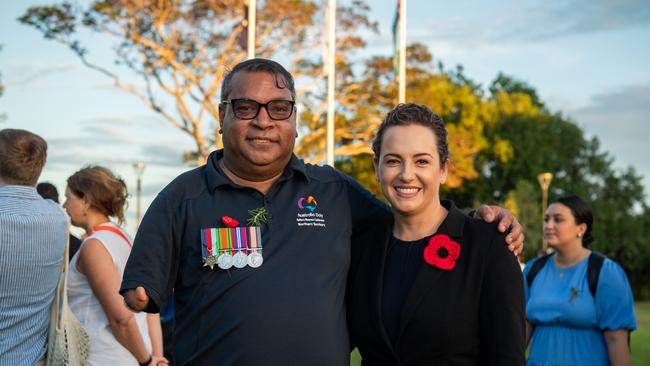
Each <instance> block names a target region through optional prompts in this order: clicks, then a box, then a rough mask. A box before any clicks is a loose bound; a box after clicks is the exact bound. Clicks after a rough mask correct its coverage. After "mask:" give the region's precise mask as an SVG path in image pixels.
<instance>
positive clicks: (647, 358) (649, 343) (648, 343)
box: [350, 301, 650, 366]
mask: <svg viewBox="0 0 650 366" xmlns="http://www.w3.org/2000/svg"><path fill="white" fill-rule="evenodd" d="M635 307H636V316H637V322H638V328H637V330H636V331H634V332H632V363H633V364H634V365H650V301H645V302H637V303H636V304H635ZM350 365H351V366H359V365H361V357H360V356H359V353H358V352H357V351H356V350H354V352H352V355H351V357H350Z"/></svg>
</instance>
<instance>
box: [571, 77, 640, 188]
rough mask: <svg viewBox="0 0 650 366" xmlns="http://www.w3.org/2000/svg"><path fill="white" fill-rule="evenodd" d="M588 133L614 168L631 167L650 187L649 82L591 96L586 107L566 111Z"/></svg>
mask: <svg viewBox="0 0 650 366" xmlns="http://www.w3.org/2000/svg"><path fill="white" fill-rule="evenodd" d="M569 114H570V116H571V117H572V118H574V119H575V120H576V121H577V122H578V124H579V125H580V126H582V127H583V128H584V129H585V131H586V132H587V134H589V135H592V134H594V135H596V136H598V139H599V140H600V141H601V142H602V146H603V148H604V149H605V150H607V151H609V152H610V153H611V154H612V155H613V156H614V157H615V158H616V162H617V166H619V167H620V166H627V165H633V166H634V167H635V168H636V169H637V171H638V172H639V173H641V174H642V175H644V177H645V178H646V185H647V187H648V188H650V185H648V183H650V160H648V159H647V158H646V155H647V154H646V153H647V150H648V148H647V139H648V136H650V123H648V122H649V121H650V83H648V84H637V85H628V86H624V87H621V88H620V89H618V90H615V91H610V92H606V93H601V94H597V95H594V96H592V97H591V101H590V103H589V104H588V105H587V106H584V107H581V108H578V109H575V110H573V111H570V112H569Z"/></svg>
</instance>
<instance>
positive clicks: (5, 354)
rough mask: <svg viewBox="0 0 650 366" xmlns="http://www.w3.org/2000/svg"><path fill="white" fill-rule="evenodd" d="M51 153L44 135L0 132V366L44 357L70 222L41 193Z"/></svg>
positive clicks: (24, 362) (23, 363) (15, 364)
mask: <svg viewBox="0 0 650 366" xmlns="http://www.w3.org/2000/svg"><path fill="white" fill-rule="evenodd" d="M46 156H47V143H46V142H45V140H43V139H42V138H41V137H40V136H38V135H35V134H33V133H31V132H28V131H24V130H15V129H4V130H1V131H0V365H11V366H23V365H28V366H31V365H33V364H34V363H36V362H38V361H39V360H41V359H43V358H44V357H45V351H46V347H47V329H48V325H49V323H50V305H51V304H52V299H53V297H54V290H55V289H56V284H57V279H58V278H59V277H58V275H59V273H60V271H61V261H62V259H63V254H64V249H65V243H66V220H67V219H66V217H65V214H64V213H63V211H62V210H61V208H60V207H58V205H57V204H56V203H54V202H52V201H49V200H44V199H42V198H41V196H39V195H38V193H37V192H36V188H35V185H36V182H37V181H38V177H39V176H40V174H41V171H42V169H43V166H44V165H45V160H46Z"/></svg>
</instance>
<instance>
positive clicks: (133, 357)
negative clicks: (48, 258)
mask: <svg viewBox="0 0 650 366" xmlns="http://www.w3.org/2000/svg"><path fill="white" fill-rule="evenodd" d="M67 183H68V186H67V188H66V191H65V197H66V202H65V204H64V205H63V206H64V207H65V209H66V211H67V212H68V215H70V218H71V220H72V224H73V225H75V226H78V227H81V228H83V229H85V231H86V237H85V239H84V240H83V243H82V244H81V248H80V249H79V252H77V254H76V255H75V256H74V257H73V258H72V261H71V262H70V273H69V274H68V276H69V279H68V282H69V284H68V286H69V287H68V297H69V303H70V308H71V309H72V311H73V313H74V314H75V316H76V317H77V318H78V319H79V321H80V322H81V324H82V325H83V326H84V328H85V329H86V331H87V332H88V335H89V336H90V341H91V343H90V358H89V362H88V364H89V365H111V366H117V365H138V364H140V365H158V364H167V363H168V362H167V360H166V359H165V358H164V357H163V356H162V355H163V347H162V332H161V329H160V318H159V315H158V314H145V313H138V314H134V313H133V312H131V311H130V310H129V309H128V308H127V307H126V305H125V304H124V300H123V299H122V296H120V294H119V292H118V291H119V287H120V282H121V280H122V275H123V273H124V266H125V265H126V261H127V259H128V257H129V254H130V252H131V243H132V240H131V238H130V237H129V236H128V234H126V233H125V232H124V230H122V228H120V226H119V225H122V224H123V222H124V211H125V206H126V198H127V189H126V185H125V184H124V181H122V180H121V179H119V178H117V177H115V175H113V173H111V171H110V170H108V169H106V168H104V167H100V166H91V167H87V168H83V169H81V170H79V171H78V172H76V173H74V174H73V175H72V176H70V177H69V178H68V181H67ZM109 217H114V218H116V219H117V223H118V224H119V225H118V224H115V223H113V222H112V221H111V220H110V219H109Z"/></svg>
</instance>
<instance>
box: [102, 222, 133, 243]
mask: <svg viewBox="0 0 650 366" xmlns="http://www.w3.org/2000/svg"><path fill="white" fill-rule="evenodd" d="M96 231H110V232H112V233H114V234H117V235H119V236H120V237H121V238H122V239H124V241H125V242H126V244H127V245H128V246H129V248H131V247H133V244H131V241H130V240H129V238H127V237H126V235H124V233H123V232H122V231H121V230H120V229H118V228H116V227H114V226H108V225H101V226H95V227H94V228H93V229H92V232H93V233H94V232H96Z"/></svg>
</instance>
